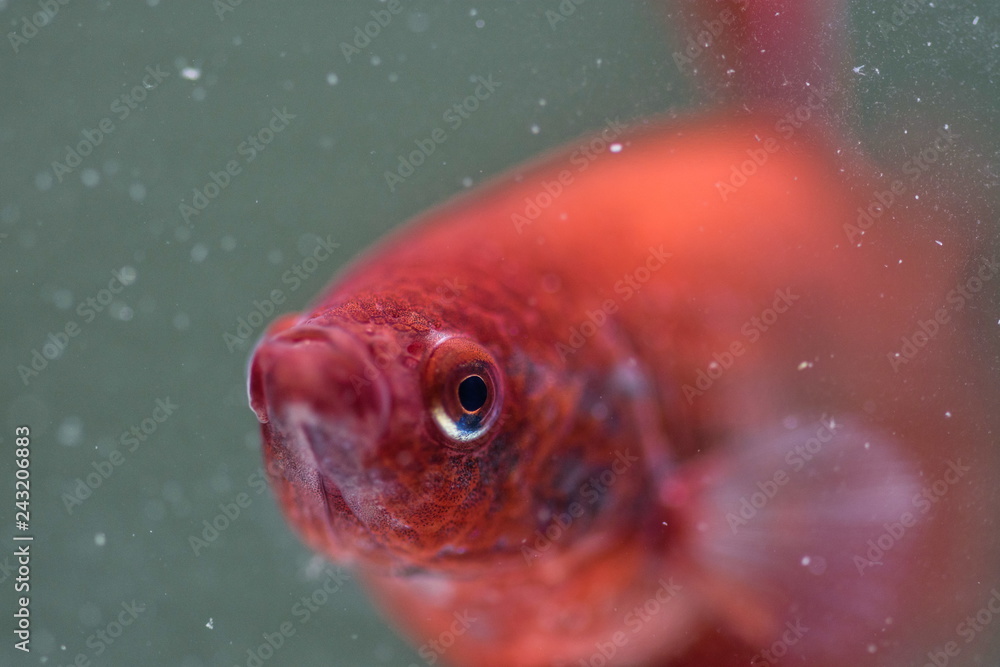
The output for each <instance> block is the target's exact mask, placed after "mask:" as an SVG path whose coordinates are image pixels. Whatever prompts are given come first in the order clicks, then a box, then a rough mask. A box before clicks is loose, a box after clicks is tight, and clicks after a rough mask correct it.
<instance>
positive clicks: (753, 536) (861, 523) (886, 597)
mask: <svg viewBox="0 0 1000 667" xmlns="http://www.w3.org/2000/svg"><path fill="white" fill-rule="evenodd" d="M821 5H822V7H821ZM687 7H689V11H688V12H687V14H686V15H687V16H690V17H691V23H690V25H689V28H691V30H692V31H693V32H692V34H693V35H695V36H694V39H693V41H692V44H693V45H694V46H693V47H689V48H688V49H687V50H686V51H685V52H684V53H681V54H679V55H680V58H681V59H682V60H683V59H684V58H687V59H689V61H690V62H692V63H693V64H692V68H693V69H698V68H699V67H700V68H701V69H703V70H705V71H706V72H709V73H704V74H703V76H704V77H705V81H704V82H705V83H706V84H707V87H708V88H711V86H712V85H713V84H714V85H716V86H717V91H716V92H718V91H719V90H722V91H728V93H727V94H728V95H729V96H730V97H731V98H732V97H738V98H739V101H740V103H741V105H742V106H743V107H745V108H747V109H750V111H739V112H735V111H732V112H718V113H715V114H713V115H708V116H706V115H700V116H697V117H692V118H689V119H686V120H685V119H681V120H669V121H668V120H664V121H656V120H651V121H648V122H645V123H642V124H640V125H637V126H634V127H631V128H623V127H621V126H618V125H616V124H614V123H611V124H609V125H608V127H606V128H605V129H604V131H603V132H602V133H600V134H598V135H595V136H594V137H592V138H589V139H585V140H582V141H580V142H576V143H575V144H573V145H571V146H569V147H568V148H566V149H564V150H561V151H556V152H554V153H552V154H550V155H548V156H547V157H544V158H543V159H541V160H539V161H537V162H535V163H533V164H532V165H529V166H526V167H520V168H518V169H516V170H514V171H513V172H512V173H511V174H509V175H507V176H504V177H500V178H498V179H497V180H495V181H494V182H493V183H492V184H489V185H487V186H485V187H483V188H480V189H478V190H476V191H474V192H472V193H470V194H468V195H465V196H462V197H460V198H458V199H456V200H454V201H452V202H450V203H448V204H446V205H445V206H443V207H441V208H438V209H437V210H434V211H432V212H430V213H428V214H426V215H424V216H422V217H421V218H419V219H418V220H416V221H414V222H412V223H411V224H409V225H408V226H405V227H404V228H402V229H400V230H399V231H398V232H396V233H394V234H393V235H391V236H389V237H387V238H386V239H385V240H384V241H383V242H382V243H380V244H379V245H378V246H377V247H375V248H374V249H372V250H371V251H369V252H368V253H367V254H366V255H365V256H363V257H362V258H361V259H359V260H358V261H357V262H355V263H354V264H353V266H351V267H349V268H348V270H346V271H345V272H344V273H343V274H342V275H340V276H339V277H338V279H337V280H336V282H335V283H334V284H333V285H332V286H331V287H330V288H329V290H328V291H327V292H326V293H325V294H323V295H322V296H321V297H320V298H319V299H318V300H317V301H316V302H315V304H314V305H313V306H312V307H311V308H310V309H309V310H308V311H307V312H304V313H302V314H299V315H294V316H288V317H285V318H283V319H281V320H279V321H278V322H277V323H275V324H274V325H273V326H272V327H271V329H270V330H269V331H268V332H267V333H266V334H265V336H264V337H263V338H262V340H261V341H260V343H259V344H258V346H257V348H256V350H255V352H254V355H253V359H252V362H251V366H250V382H249V392H250V400H251V404H252V407H253V409H254V411H255V412H256V414H257V416H258V419H259V420H260V422H261V428H262V433H263V439H264V455H265V458H266V459H267V460H268V461H269V463H270V464H271V465H270V466H269V469H270V470H271V471H272V479H271V482H272V484H273V486H274V489H275V492H276V494H277V496H278V499H279V501H280V503H281V506H282V508H283V510H284V512H285V514H286V516H287V517H288V519H289V521H290V522H291V523H292V525H293V526H294V527H295V528H296V529H297V530H298V532H299V533H300V534H301V535H302V536H303V538H304V539H305V540H306V541H307V542H308V543H309V544H310V545H311V546H312V547H313V548H315V549H316V550H318V551H320V552H322V553H324V554H326V555H328V556H329V557H330V558H333V559H335V560H337V561H341V562H345V563H350V564H351V565H352V566H353V567H355V568H356V569H357V572H358V573H359V574H360V575H361V576H362V577H363V578H364V579H365V580H366V582H367V583H368V584H369V586H370V587H371V589H372V590H373V593H374V595H375V598H376V599H377V601H378V602H379V603H380V604H381V605H382V606H383V608H384V609H385V611H386V613H387V614H388V615H389V616H390V617H391V618H392V619H393V620H394V622H395V623H396V624H397V625H398V626H399V627H400V628H401V629H402V631H403V632H404V633H406V634H407V635H408V636H409V637H410V638H411V639H412V640H413V642H414V643H415V645H416V646H418V647H419V649H418V650H419V653H420V655H421V656H422V657H423V658H424V659H425V660H426V661H427V662H428V664H435V663H438V662H444V663H448V664H454V665H475V666H489V665H526V666H531V665H605V664H609V665H610V664H616V665H635V664H644V665H666V664H670V665H674V664H677V665H679V664H700V665H708V664H712V665H747V664H752V665H770V664H777V662H778V661H779V660H781V659H782V658H784V659H786V660H788V661H789V663H792V664H810V665H848V664H850V665H869V664H870V665H876V664H877V665H887V664H910V663H909V662H907V661H908V660H910V659H914V658H913V656H918V658H919V657H922V656H923V653H924V650H925V649H924V648H919V647H917V646H916V645H915V642H914V640H913V639H912V638H913V637H914V636H916V635H918V634H919V633H920V631H921V629H922V628H928V627H930V628H933V627H937V625H936V623H938V621H937V620H936V617H935V616H934V613H932V611H930V610H931V609H932V607H933V609H935V610H936V611H937V612H939V613H940V615H941V618H944V619H945V621H944V622H946V623H949V624H950V623H951V621H950V619H951V618H952V617H951V616H949V615H948V613H949V611H950V610H951V609H952V608H953V607H952V606H951V605H954V604H957V603H956V601H962V602H969V601H972V600H975V599H976V598H975V597H974V596H969V591H968V590H967V589H966V588H963V586H962V585H960V584H956V583H955V582H954V580H952V579H949V576H950V574H949V573H950V572H952V569H951V568H952V565H951V563H953V562H954V561H955V560H956V557H955V554H956V553H957V552H962V553H963V555H964V557H965V558H966V561H965V562H964V567H966V568H968V571H969V572H973V571H977V568H981V565H980V561H981V556H980V555H979V554H977V553H976V552H975V550H974V549H970V548H969V546H968V544H967V543H963V541H962V539H961V537H960V535H959V533H958V532H957V529H955V528H954V524H953V523H952V522H951V521H949V520H948V519H947V517H948V516H949V514H942V513H941V512H938V510H939V509H940V507H944V506H945V504H944V503H943V502H942V503H941V504H940V507H939V506H938V501H939V500H940V498H933V497H932V495H931V496H928V495H925V489H924V488H923V487H924V486H925V485H926V484H929V483H931V482H934V481H935V478H936V477H938V476H940V477H941V479H947V480H949V483H951V484H952V486H949V487H948V488H949V489H958V488H959V487H963V488H965V487H967V485H968V484H969V482H970V480H972V479H974V478H975V477H976V475H977V473H975V472H970V470H971V466H970V459H969V458H968V457H969V456H970V454H969V452H973V453H974V452H975V451H976V448H977V447H980V446H981V444H982V442H983V438H984V437H985V436H982V435H981V434H978V432H977V431H976V429H975V419H976V417H975V414H972V415H971V416H970V415H968V414H967V413H968V411H966V413H964V416H963V412H962V410H960V409H959V407H960V405H961V404H964V406H965V407H967V408H968V407H969V406H970V405H974V404H975V402H976V399H975V398H972V397H971V396H968V395H966V393H968V392H966V393H963V391H964V390H963V389H961V388H960V383H958V382H954V383H951V384H949V383H947V382H945V383H942V382H941V381H940V379H938V380H935V381H936V382H937V384H936V385H935V384H934V382H932V379H934V378H941V377H944V376H951V375H953V374H954V373H956V372H957V371H955V370H954V368H953V367H952V366H953V365H954V364H955V363H959V362H955V361H954V359H952V358H951V355H949V354H946V351H947V349H948V346H941V347H940V348H939V351H935V350H934V347H933V346H932V345H928V346H927V347H926V350H925V351H923V352H922V353H921V355H920V356H914V357H913V358H911V357H910V355H907V354H906V349H905V341H906V340H909V339H910V338H911V337H912V334H913V333H914V331H915V330H918V327H919V325H920V324H919V323H920V315H921V314H923V313H930V315H931V317H933V313H934V312H935V308H936V307H938V306H940V305H941V304H944V303H947V301H946V299H947V298H948V290H949V288H951V287H953V286H954V283H955V281H957V280H958V279H959V278H960V274H959V270H960V267H961V266H962V263H961V259H960V257H959V253H958V249H959V248H960V247H961V243H959V241H960V240H961V239H960V238H958V239H956V236H958V234H956V233H954V232H953V233H945V232H944V231H943V230H941V229H940V226H939V225H937V224H936V223H935V222H934V221H933V220H932V219H931V218H930V217H929V216H928V215H925V214H924V213H923V212H922V211H921V210H919V209H916V208H915V207H914V206H913V205H911V203H903V202H899V203H898V204H897V205H896V206H895V207H893V208H892V209H891V210H884V209H880V210H881V211H882V212H883V213H884V215H881V216H880V219H879V220H878V224H877V226H876V227H873V228H871V229H868V230H867V235H865V236H863V237H862V236H861V235H860V231H859V230H857V229H856V225H858V224H860V223H861V221H863V218H861V217H859V211H864V210H870V209H867V208H866V207H868V206H869V203H870V200H871V198H872V196H873V194H876V193H879V192H880V191H881V190H883V189H884V188H883V186H882V184H881V182H880V181H878V180H876V179H874V178H873V177H872V176H871V174H872V171H873V170H872V168H871V167H869V166H868V165H867V164H866V163H865V161H864V160H863V159H862V158H861V157H859V156H857V155H856V153H855V151H854V150H853V145H854V144H853V143H851V142H846V141H845V140H844V139H843V138H841V137H839V136H838V134H837V133H836V132H835V131H834V129H833V127H832V123H831V121H830V118H833V117H835V116H836V114H835V112H834V109H835V108H836V107H837V106H838V105H843V103H844V99H843V98H844V96H845V93H846V89H845V88H844V86H843V85H842V84H841V83H840V82H839V77H840V75H841V72H842V71H843V67H842V61H841V59H840V54H841V53H842V46H841V45H839V44H836V43H833V41H835V40H834V38H835V37H836V36H837V30H835V29H833V28H831V26H837V25H841V26H842V24H843V21H844V17H843V16H839V15H837V12H838V11H842V9H843V8H842V7H841V6H840V5H839V3H820V2H804V1H803V2H798V3H791V2H781V1H769V2H754V3H745V2H700V3H688V5H687ZM706 31H707V32H706ZM701 32H705V34H706V35H711V36H712V37H711V39H710V41H715V42H716V44H715V46H716V47H717V50H716V51H715V52H714V53H713V54H711V55H704V54H700V53H699V52H698V45H699V44H701V45H702V46H704V39H703V36H702V35H701ZM807 56H808V57H807ZM698 57H701V58H702V59H703V61H704V62H701V63H700V64H699V63H694V59H695V58H698ZM726 58H728V59H726ZM696 65H697V66H696ZM733 67H735V68H736V71H735V72H734V71H728V72H726V70H727V69H728V70H732V68H733ZM713 68H715V69H718V70H719V73H718V75H717V76H716V78H715V79H712V78H711V74H710V72H711V70H712V69H713ZM585 154H586V155H589V156H592V158H588V159H586V160H583V159H581V156H583V155H585ZM584 162H585V163H586V164H584ZM581 165H582V166H581ZM852 229H853V232H856V233H857V234H858V235H857V236H852ZM903 230H905V231H906V233H905V234H904V233H903ZM935 240H939V241H940V240H944V241H946V243H943V244H941V243H937V244H936V243H934V241H935ZM862 241H863V242H862ZM987 261H988V260H987ZM940 326H944V325H943V324H941V325H940ZM953 326H954V325H953ZM901 341H903V343H901ZM954 344H955V340H954V339H953V341H952V345H954ZM901 345H904V352H903V354H904V355H905V356H900V353H899V352H895V351H897V350H899V349H900V347H901ZM894 354H895V357H894V356H893V355H894ZM894 358H895V359H896V362H895V363H894V362H893V359H894ZM945 385H947V386H945ZM949 406H953V407H954V410H955V413H956V414H955V415H952V414H950V413H949V414H948V416H947V417H946V416H945V412H946V410H945V409H944V408H946V407H949ZM973 412H974V411H973ZM959 434H962V435H959ZM963 456H964V457H965V458H963ZM961 493H963V491H961V490H955V491H953V493H952V496H953V499H954V497H955V496H959V494H961ZM921 499H922V501H921ZM931 500H933V501H934V502H933V503H932V502H931ZM956 502H957V501H956ZM922 503H924V504H926V505H927V506H928V508H929V510H928V511H922V509H923V504H922ZM932 504H933V505H934V507H931V505H932ZM931 510H933V511H931ZM952 512H957V509H955V510H953V511H952ZM914 582H919V583H916V584H915V583H914ZM946 593H947V595H946ZM935 596H938V597H935ZM946 598H947V600H946ZM969 604H971V602H969ZM956 613H957V612H956ZM948 638H949V637H947V636H946V637H944V639H945V640H947V639H948ZM931 643H932V642H931ZM931 648H932V647H931V646H928V649H927V650H930V649H931ZM793 658H794V661H793ZM802 661H806V662H802Z"/></svg>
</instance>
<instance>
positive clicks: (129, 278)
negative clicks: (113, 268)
mask: <svg viewBox="0 0 1000 667" xmlns="http://www.w3.org/2000/svg"><path fill="white" fill-rule="evenodd" d="M138 277H139V272H138V271H136V270H135V267H132V266H128V265H126V266H123V267H122V270H121V271H119V272H118V280H120V281H121V283H122V284H123V285H125V286H126V287H128V286H129V285H131V284H132V283H134V282H135V279H136V278H138Z"/></svg>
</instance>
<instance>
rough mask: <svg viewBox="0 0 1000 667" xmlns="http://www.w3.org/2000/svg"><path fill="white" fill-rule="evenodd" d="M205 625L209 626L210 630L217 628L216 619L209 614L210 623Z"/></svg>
mask: <svg viewBox="0 0 1000 667" xmlns="http://www.w3.org/2000/svg"><path fill="white" fill-rule="evenodd" d="M205 627H206V628H208V629H209V630H212V629H214V628H215V619H213V618H212V617H211V616H209V617H208V623H206V624H205Z"/></svg>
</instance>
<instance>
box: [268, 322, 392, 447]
mask: <svg viewBox="0 0 1000 667" xmlns="http://www.w3.org/2000/svg"><path fill="white" fill-rule="evenodd" d="M248 391H249V394H250V405H251V407H252V408H253V411H254V412H255V413H256V414H257V419H258V420H259V421H260V422H261V423H262V424H263V423H270V424H271V427H272V428H275V429H277V430H279V431H282V432H283V433H284V435H285V436H286V437H295V436H305V438H306V440H308V441H309V442H310V443H311V444H312V445H313V447H315V446H316V445H317V444H319V443H317V442H314V441H315V440H316V438H317V436H318V434H319V433H323V434H326V436H327V437H330V436H333V437H334V438H335V439H337V440H338V441H339V440H343V441H349V442H351V443H352V444H355V445H356V444H359V443H362V442H369V443H375V442H376V441H377V440H378V438H379V436H380V435H381V434H382V432H383V431H384V429H385V426H386V424H387V422H388V414H389V401H390V399H389V391H388V384H387V381H386V379H385V378H384V376H383V374H382V373H381V372H380V371H379V370H378V369H377V367H376V366H375V364H374V361H373V358H372V354H371V352H370V350H369V349H368V346H367V345H365V344H364V343H363V342H362V341H361V339H360V338H358V337H356V336H355V335H353V334H352V333H351V332H350V331H347V330H344V329H340V328H330V327H317V326H294V327H291V328H288V329H285V330H284V331H281V332H280V333H278V334H277V335H275V336H273V337H271V338H268V339H265V340H264V341H262V342H261V343H260V344H259V345H258V347H257V349H256V350H255V351H254V355H253V358H252V360H251V362H250V378H249V386H248ZM296 431H305V432H304V433H300V432H296ZM334 434H336V435H334ZM359 453H360V452H359Z"/></svg>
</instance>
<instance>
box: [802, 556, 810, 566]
mask: <svg viewBox="0 0 1000 667" xmlns="http://www.w3.org/2000/svg"><path fill="white" fill-rule="evenodd" d="M809 563H810V560H809V556H803V557H802V565H803V566H804V567H809Z"/></svg>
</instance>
